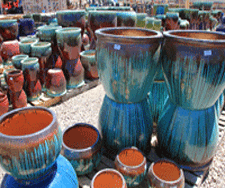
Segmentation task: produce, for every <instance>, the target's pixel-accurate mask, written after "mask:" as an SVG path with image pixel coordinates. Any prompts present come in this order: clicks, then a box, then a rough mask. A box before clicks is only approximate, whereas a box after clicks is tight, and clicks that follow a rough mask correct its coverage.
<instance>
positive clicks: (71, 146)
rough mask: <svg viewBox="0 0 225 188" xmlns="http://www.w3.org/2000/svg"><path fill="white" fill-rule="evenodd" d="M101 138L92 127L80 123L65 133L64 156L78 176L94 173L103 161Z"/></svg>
mask: <svg viewBox="0 0 225 188" xmlns="http://www.w3.org/2000/svg"><path fill="white" fill-rule="evenodd" d="M101 144H102V143H101V136H100V134H99V131H98V130H97V129H96V128H95V127H94V126H92V125H89V124H85V123H78V124H75V125H72V126H71V127H68V128H67V129H65V130H64V132H63V147H62V151H61V153H62V155H64V156H65V157H66V158H67V159H68V160H69V161H70V162H71V164H72V165H73V168H74V169H75V171H76V173H77V174H78V175H84V174H88V173H90V172H92V171H93V170H94V168H96V167H97V166H98V165H99V163H100V161H101Z"/></svg>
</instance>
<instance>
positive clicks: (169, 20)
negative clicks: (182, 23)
mask: <svg viewBox="0 0 225 188" xmlns="http://www.w3.org/2000/svg"><path fill="white" fill-rule="evenodd" d="M178 19H179V13H176V12H167V13H166V22H165V29H166V30H167V31H168V30H178V29H179V28H180V27H179V22H178Z"/></svg>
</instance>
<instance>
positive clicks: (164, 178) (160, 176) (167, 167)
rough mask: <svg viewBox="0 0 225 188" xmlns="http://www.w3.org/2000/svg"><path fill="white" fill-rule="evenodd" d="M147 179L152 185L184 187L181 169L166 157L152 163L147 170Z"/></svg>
mask: <svg viewBox="0 0 225 188" xmlns="http://www.w3.org/2000/svg"><path fill="white" fill-rule="evenodd" d="M148 179H149V181H150V185H151V186H152V187H158V188H164V187H166V188H170V187H171V188H172V187H176V188H184V186H185V179H184V173H183V170H182V169H180V168H179V167H178V165H177V164H176V163H175V162H173V161H171V160H168V159H160V160H158V161H156V162H154V163H152V164H151V166H150V167H149V170H148Z"/></svg>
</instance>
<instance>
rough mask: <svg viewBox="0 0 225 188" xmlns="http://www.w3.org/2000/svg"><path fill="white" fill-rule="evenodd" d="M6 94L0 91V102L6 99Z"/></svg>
mask: <svg viewBox="0 0 225 188" xmlns="http://www.w3.org/2000/svg"><path fill="white" fill-rule="evenodd" d="M6 98H7V95H5V94H4V93H2V92H0V102H2V101H4V100H6Z"/></svg>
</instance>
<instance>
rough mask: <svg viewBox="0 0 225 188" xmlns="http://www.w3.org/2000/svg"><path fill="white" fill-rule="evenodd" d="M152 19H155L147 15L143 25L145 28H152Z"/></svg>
mask: <svg viewBox="0 0 225 188" xmlns="http://www.w3.org/2000/svg"><path fill="white" fill-rule="evenodd" d="M154 20H155V18H154V17H147V18H146V23H145V27H146V28H147V29H153V27H154Z"/></svg>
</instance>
